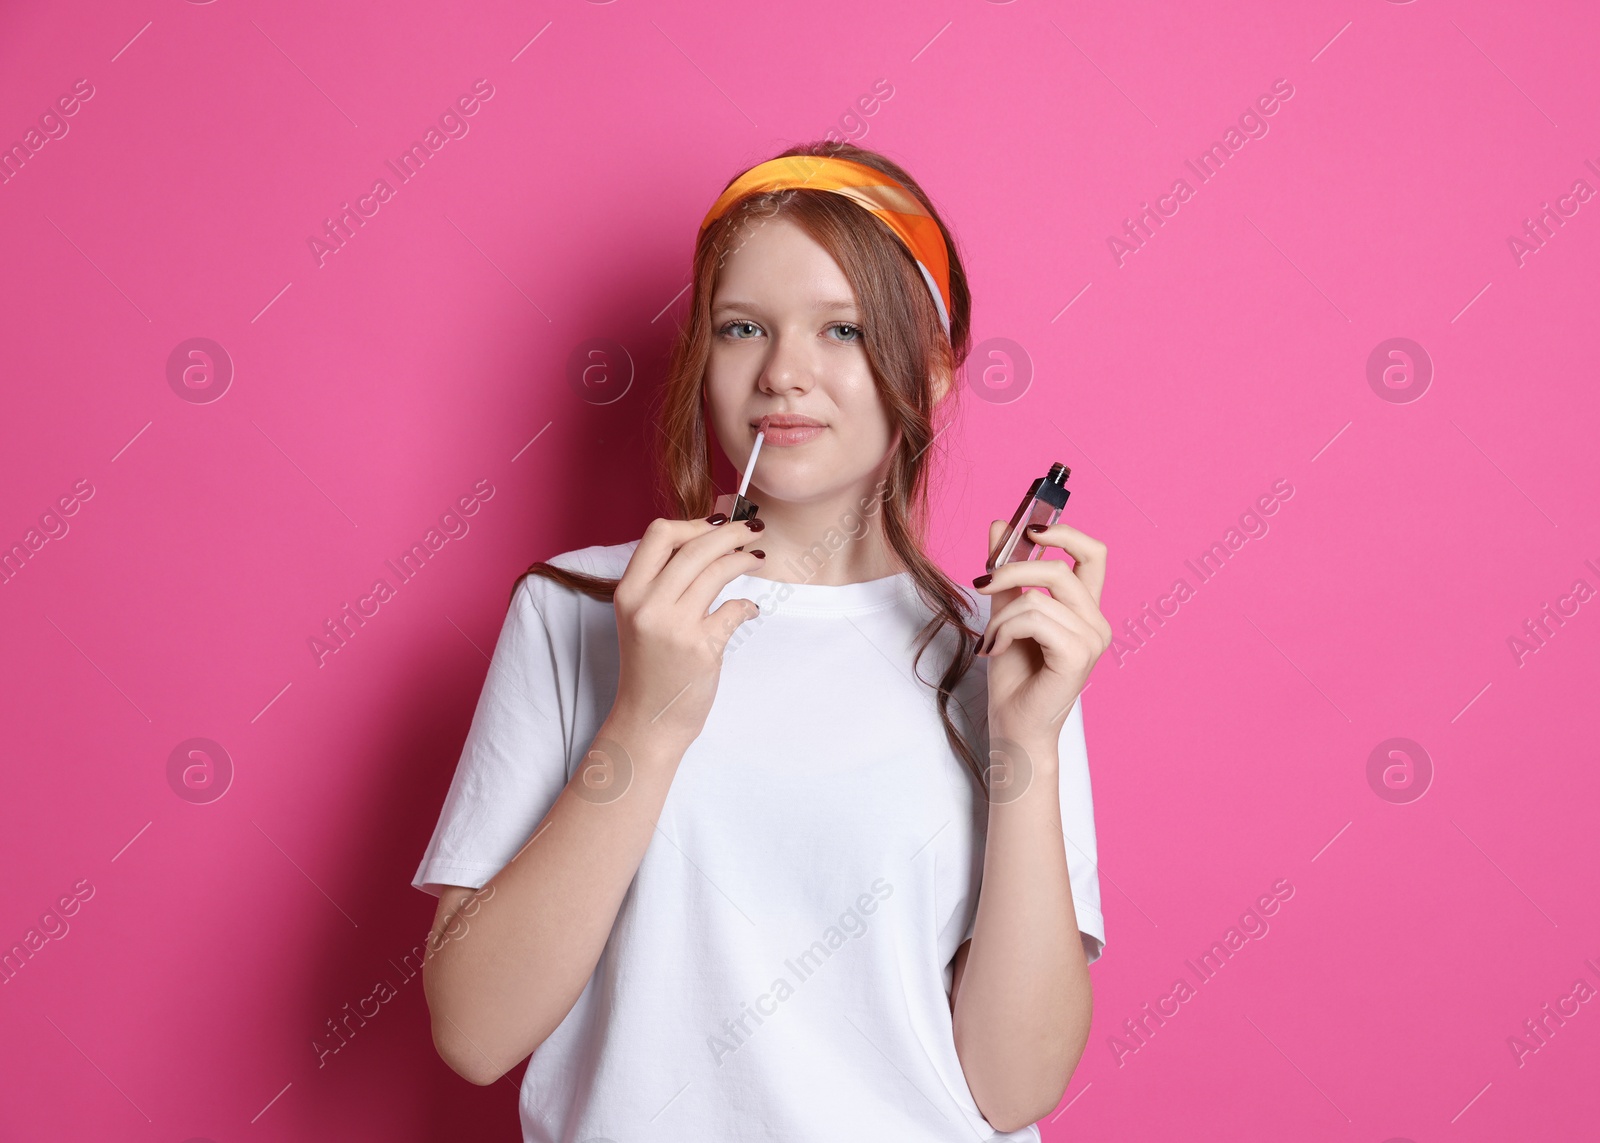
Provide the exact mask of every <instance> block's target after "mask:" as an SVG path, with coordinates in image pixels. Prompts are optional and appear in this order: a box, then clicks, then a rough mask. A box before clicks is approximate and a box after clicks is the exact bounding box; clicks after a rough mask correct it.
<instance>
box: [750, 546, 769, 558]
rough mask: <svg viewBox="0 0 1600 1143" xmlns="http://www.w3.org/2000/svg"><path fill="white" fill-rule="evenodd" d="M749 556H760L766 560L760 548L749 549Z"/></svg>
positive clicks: (765, 555)
mask: <svg viewBox="0 0 1600 1143" xmlns="http://www.w3.org/2000/svg"><path fill="white" fill-rule="evenodd" d="M750 554H751V555H752V556H760V557H761V558H762V559H766V558H767V553H766V552H763V551H762V550H761V549H760V548H751V549H750Z"/></svg>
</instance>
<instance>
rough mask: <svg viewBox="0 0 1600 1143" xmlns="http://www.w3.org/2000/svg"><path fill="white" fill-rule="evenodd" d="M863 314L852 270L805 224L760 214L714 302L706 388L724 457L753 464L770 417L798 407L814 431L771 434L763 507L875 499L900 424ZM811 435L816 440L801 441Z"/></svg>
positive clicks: (761, 477) (760, 461) (759, 468)
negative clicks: (868, 342) (815, 425)
mask: <svg viewBox="0 0 1600 1143" xmlns="http://www.w3.org/2000/svg"><path fill="white" fill-rule="evenodd" d="M864 333H865V336H870V335H871V331H870V330H869V331H863V328H862V326H861V311H860V309H859V308H858V307H857V304H856V298H855V292H854V291H853V290H852V289H851V288H850V283H849V281H848V280H847V279H846V278H845V276H844V271H842V270H841V269H840V268H839V264H838V263H837V262H835V261H834V260H833V258H832V256H831V255H830V254H829V253H828V252H827V251H826V250H825V249H823V248H822V246H820V245H819V244H818V243H817V242H816V240H815V239H813V238H812V237H811V236H810V235H809V234H807V233H806V232H805V230H804V229H802V228H801V227H800V226H799V225H798V224H797V223H794V222H792V221H790V220H788V219H787V218H783V217H781V216H779V217H775V218H770V219H766V220H760V219H756V220H753V221H752V222H751V223H750V225H749V227H748V228H747V229H746V231H745V237H744V241H743V243H742V245H738V246H737V248H736V249H735V250H734V252H733V253H732V254H730V255H729V256H728V258H727V261H726V262H725V263H724V265H723V268H722V274H721V279H720V281H719V282H718V283H717V288H716V294H715V296H714V297H713V298H712V300H711V357H710V360H709V361H708V362H707V364H706V394H707V399H708V400H709V403H710V420H711V426H712V430H713V431H714V432H715V433H716V437H717V440H718V442H719V443H720V444H721V445H722V451H723V453H724V454H725V455H726V456H727V457H728V459H729V460H730V461H732V462H733V465H734V467H735V468H736V469H737V470H738V471H739V472H741V473H742V472H743V471H744V466H745V463H746V462H747V461H748V460H749V459H750V450H751V449H752V448H754V447H755V439H756V431H757V422H758V421H759V420H760V418H761V417H762V415H763V414H767V413H772V414H796V415H799V416H801V417H809V418H811V419H813V420H814V421H816V422H819V423H820V424H821V426H822V427H821V429H820V430H819V431H815V432H807V433H792V434H791V435H792V436H793V437H794V440H793V441H792V442H786V441H785V440H784V439H783V436H784V434H782V433H778V432H776V431H774V430H770V429H769V431H768V433H767V437H766V439H765V440H764V441H763V442H762V445H761V455H760V456H759V457H757V458H756V467H755V472H754V474H753V475H752V476H751V478H750V484H751V487H752V489H754V488H759V489H760V494H759V495H757V494H756V493H755V492H753V491H750V492H747V493H746V495H747V496H749V497H750V498H751V499H752V500H754V501H756V503H758V504H763V509H762V512H763V514H764V515H765V514H766V512H767V509H766V507H765V504H766V503H767V502H776V503H784V504H796V505H800V504H809V505H811V506H812V507H814V508H827V507H829V505H830V502H832V503H840V504H843V503H844V502H846V501H848V502H849V503H850V504H858V503H859V497H861V496H865V495H871V494H872V491H873V486H874V484H875V483H876V481H877V479H878V477H879V475H880V473H881V471H882V470H883V468H884V462H885V461H886V460H887V458H888V455H889V451H890V448H891V446H892V445H893V444H894V434H893V430H892V429H891V427H890V424H889V418H888V414H887V412H886V411H885V409H884V407H883V401H882V399H881V398H880V397H879V396H878V389H877V385H876V384H875V383H874V382H873V379H872V371H871V370H870V369H869V368H868V367H867V355H866V351H865V350H864V349H863V348H862V342H863V336H864ZM802 437H809V439H801V438H802Z"/></svg>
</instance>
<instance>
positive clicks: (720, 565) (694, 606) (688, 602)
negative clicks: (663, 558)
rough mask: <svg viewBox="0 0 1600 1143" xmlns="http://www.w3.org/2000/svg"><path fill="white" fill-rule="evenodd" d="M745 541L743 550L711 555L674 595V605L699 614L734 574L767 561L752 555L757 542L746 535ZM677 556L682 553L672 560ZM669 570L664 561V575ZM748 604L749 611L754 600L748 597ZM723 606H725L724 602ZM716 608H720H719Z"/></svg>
mask: <svg viewBox="0 0 1600 1143" xmlns="http://www.w3.org/2000/svg"><path fill="white" fill-rule="evenodd" d="M728 526H729V525H727V524H724V525H723V527H724V528H726V527H728ZM760 538H761V537H760V534H759V533H757V535H756V537H755V539H756V540H759V539H760ZM745 544H746V547H745V550H744V551H742V552H726V553H724V554H722V555H720V556H717V557H715V558H714V559H712V561H711V562H710V563H709V564H707V565H706V566H705V567H704V568H702V569H701V571H700V574H699V575H697V576H695V577H694V580H693V582H691V583H690V584H689V586H688V587H687V588H685V589H684V592H683V594H682V595H681V596H679V597H678V605H679V606H680V607H684V608H687V609H688V611H689V613H690V614H691V615H694V616H696V617H699V616H703V615H705V613H706V612H707V611H708V610H710V608H711V605H712V604H713V603H714V602H716V597H717V593H718V592H720V591H721V590H722V589H723V588H725V587H727V586H728V584H730V583H732V582H733V580H734V578H735V577H737V576H741V575H745V574H747V573H749V572H752V571H754V570H755V569H756V568H758V567H760V566H761V565H762V564H764V563H766V562H767V561H766V559H765V557H763V556H758V555H756V554H755V553H756V551H757V549H758V548H759V545H757V544H754V543H752V541H751V539H750V538H749V537H748V536H747V537H746V538H745ZM680 559H683V554H682V553H680V554H679V555H678V556H676V557H674V559H673V563H676V562H677V561H678V560H680ZM672 571H673V569H672V565H671V564H668V565H667V571H666V573H665V574H668V575H670V574H672ZM750 604H751V610H752V611H755V610H758V605H757V604H756V602H755V601H754V600H751V601H750ZM723 606H724V607H725V606H727V605H726V604H724V605H723ZM718 610H721V609H720V608H719V609H718Z"/></svg>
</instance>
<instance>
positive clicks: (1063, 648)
mask: <svg viewBox="0 0 1600 1143" xmlns="http://www.w3.org/2000/svg"><path fill="white" fill-rule="evenodd" d="M1022 639H1032V640H1033V641H1034V642H1035V643H1037V644H1039V649H1040V651H1042V652H1043V654H1044V661H1045V666H1046V667H1048V668H1049V669H1050V670H1053V671H1056V672H1057V673H1059V674H1063V675H1069V676H1070V675H1073V674H1078V673H1082V672H1083V671H1086V670H1087V669H1088V668H1089V667H1090V666H1092V665H1093V663H1094V661H1095V660H1096V659H1097V658H1099V652H1098V651H1096V650H1095V648H1096V647H1097V646H1098V645H1099V643H1098V640H1097V639H1096V637H1095V635H1094V633H1093V632H1083V631H1074V630H1071V629H1070V628H1069V627H1068V626H1067V625H1066V624H1065V623H1063V622H1062V621H1061V620H1060V619H1058V618H1057V617H1056V616H1055V615H1050V614H1046V613H1045V612H1043V611H1038V610H1034V611H1027V612H1023V613H1022V614H1020V615H1013V616H1012V617H1011V618H1010V619H1008V620H1006V622H1005V624H1004V626H1002V627H1001V628H1000V629H999V630H998V631H997V632H996V636H995V645H994V648H993V649H992V650H991V651H990V652H989V655H990V656H991V657H993V656H995V655H998V654H1000V653H1001V652H1002V651H1004V650H1005V649H1006V648H1007V647H1009V646H1011V645H1012V644H1013V643H1016V642H1017V641H1019V640H1022Z"/></svg>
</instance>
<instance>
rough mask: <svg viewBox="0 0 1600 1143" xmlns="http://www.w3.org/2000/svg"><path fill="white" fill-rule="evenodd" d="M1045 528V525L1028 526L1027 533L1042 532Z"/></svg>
mask: <svg viewBox="0 0 1600 1143" xmlns="http://www.w3.org/2000/svg"><path fill="white" fill-rule="evenodd" d="M1046 526H1047V525H1044V524H1029V525H1028V531H1030V532H1042V531H1044V530H1045V528H1046Z"/></svg>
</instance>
